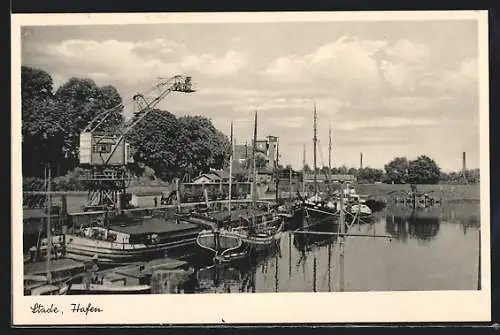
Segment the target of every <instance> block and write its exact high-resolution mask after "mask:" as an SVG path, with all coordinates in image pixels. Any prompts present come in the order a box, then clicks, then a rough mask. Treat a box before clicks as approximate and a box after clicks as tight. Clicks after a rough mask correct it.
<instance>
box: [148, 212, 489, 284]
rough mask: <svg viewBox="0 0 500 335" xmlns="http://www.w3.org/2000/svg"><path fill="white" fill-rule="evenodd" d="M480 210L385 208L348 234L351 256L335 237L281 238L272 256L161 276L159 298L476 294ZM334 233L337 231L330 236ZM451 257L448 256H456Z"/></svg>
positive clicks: (290, 234)
mask: <svg viewBox="0 0 500 335" xmlns="http://www.w3.org/2000/svg"><path fill="white" fill-rule="evenodd" d="M479 222H480V216H479V204H453V206H450V207H447V206H441V207H436V208H430V209H415V210H413V209H408V208H386V209H385V210H384V211H382V212H380V213H377V217H376V218H375V219H374V220H373V222H371V223H368V224H360V225H357V224H354V225H353V226H352V227H351V228H350V230H349V232H351V233H355V234H364V235H367V236H374V235H377V236H380V235H383V234H389V235H392V236H393V239H392V240H389V239H386V238H378V237H377V238H376V237H349V238H347V239H346V240H345V255H344V256H342V255H341V252H340V245H339V239H337V237H336V236H330V235H308V234H292V233H291V232H288V233H285V234H283V237H282V238H281V241H280V242H279V244H277V245H276V248H275V249H273V251H272V252H270V253H269V254H267V255H259V257H254V258H249V259H244V260H242V261H241V262H239V263H235V264H233V265H231V266H227V265H226V266H218V267H216V266H213V265H211V264H204V265H200V266H195V270H193V273H191V274H189V273H188V274H184V275H180V274H177V275H172V274H170V275H163V276H159V277H158V278H156V279H155V280H157V281H158V282H157V283H155V284H154V285H153V287H154V290H153V291H154V292H155V293H160V292H162V293H239V292H244V293H252V292H332V291H373V290H378V291H387V290H438V289H440V290H450V289H457V290H462V289H476V287H477V272H478V267H477V266H478V241H479V240H478V236H479V234H478V233H477V231H478V228H479ZM332 231H333V230H332ZM452 250H453V252H450V251H452Z"/></svg>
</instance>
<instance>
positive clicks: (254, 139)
mask: <svg viewBox="0 0 500 335" xmlns="http://www.w3.org/2000/svg"><path fill="white" fill-rule="evenodd" d="M256 150H257V111H255V120H254V129H253V148H252V174H253V178H252V195H253V196H252V207H253V210H252V224H253V226H254V227H255V209H256V202H257V192H256V191H257V190H256V189H255V185H256V182H257V165H256V163H255V151H256Z"/></svg>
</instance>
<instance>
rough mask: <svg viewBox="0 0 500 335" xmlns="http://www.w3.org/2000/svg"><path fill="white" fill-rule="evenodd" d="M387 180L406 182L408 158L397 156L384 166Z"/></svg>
mask: <svg viewBox="0 0 500 335" xmlns="http://www.w3.org/2000/svg"><path fill="white" fill-rule="evenodd" d="M384 169H385V173H386V181H388V182H390V183H393V184H405V183H406V179H407V176H408V159H407V158H406V157H396V158H394V159H393V160H392V161H391V162H389V163H388V164H386V165H385V166H384Z"/></svg>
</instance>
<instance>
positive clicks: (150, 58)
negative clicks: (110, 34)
mask: <svg viewBox="0 0 500 335" xmlns="http://www.w3.org/2000/svg"><path fill="white" fill-rule="evenodd" d="M37 51H38V52H39V53H40V54H42V55H45V56H48V57H49V58H51V59H52V60H57V61H59V62H62V63H67V64H75V67H76V68H78V67H81V65H83V64H84V67H83V70H82V72H83V71H85V69H93V70H92V72H91V73H88V72H87V75H88V76H91V75H92V74H95V75H96V77H97V78H99V79H103V78H105V75H107V76H108V77H110V78H114V79H115V80H125V81H127V82H137V81H138V80H145V79H150V78H155V77H157V76H159V75H172V74H177V73H179V72H180V73H183V72H184V73H192V72H194V73H198V74H202V75H206V76H217V77H221V76H222V77H223V76H235V75H236V74H238V72H239V71H241V70H242V69H243V68H244V67H245V66H246V64H247V60H246V57H245V56H244V55H242V54H241V53H239V52H236V51H231V50H229V51H227V52H226V53H225V54H224V55H213V54H208V53H207V54H201V55H197V54H194V53H192V52H190V51H189V50H188V49H187V48H186V47H185V46H183V45H181V44H178V43H173V42H169V41H165V40H163V39H153V40H150V41H141V42H130V41H121V40H120V41H119V40H105V41H94V40H84V39H79V40H78V39H69V40H64V41H61V42H59V43H53V44H48V45H40V46H38V48H37Z"/></svg>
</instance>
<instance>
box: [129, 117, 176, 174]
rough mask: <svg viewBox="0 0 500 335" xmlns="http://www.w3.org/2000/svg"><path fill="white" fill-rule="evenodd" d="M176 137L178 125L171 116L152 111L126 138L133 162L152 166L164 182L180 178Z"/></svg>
mask: <svg viewBox="0 0 500 335" xmlns="http://www.w3.org/2000/svg"><path fill="white" fill-rule="evenodd" d="M179 134H180V130H179V123H178V122H177V119H176V118H175V116H174V115H173V114H171V113H169V112H164V111H160V110H153V111H152V112H150V114H149V115H147V116H146V117H145V118H144V119H143V120H142V121H141V122H140V123H139V124H137V125H136V127H135V128H134V129H132V131H131V132H130V134H129V135H128V136H127V140H128V141H129V142H130V144H131V147H132V150H133V152H134V161H136V162H137V164H139V163H143V164H145V165H147V166H149V167H151V168H152V169H153V170H154V171H155V173H156V176H157V177H158V178H160V179H163V180H172V179H173V178H174V177H178V176H180V172H179V168H178V165H177V158H178V155H179V154H178V153H177V150H178V147H179V144H178V142H177V139H178V137H179Z"/></svg>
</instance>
